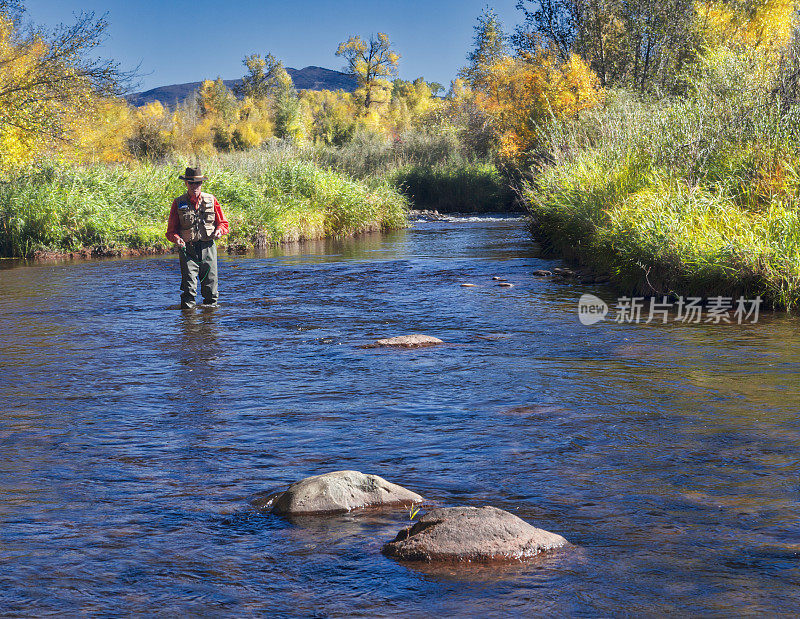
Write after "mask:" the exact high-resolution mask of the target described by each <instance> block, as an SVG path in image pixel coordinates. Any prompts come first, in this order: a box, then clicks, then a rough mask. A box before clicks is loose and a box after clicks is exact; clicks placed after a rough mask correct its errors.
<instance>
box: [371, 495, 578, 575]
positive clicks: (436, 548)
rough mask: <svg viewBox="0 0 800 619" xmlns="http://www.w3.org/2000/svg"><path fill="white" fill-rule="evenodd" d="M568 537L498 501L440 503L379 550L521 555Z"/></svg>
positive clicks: (417, 556)
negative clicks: (527, 519)
mask: <svg viewBox="0 0 800 619" xmlns="http://www.w3.org/2000/svg"><path fill="white" fill-rule="evenodd" d="M567 543H568V542H567V540H565V539H564V538H563V537H561V536H560V535H556V534H555V533H550V532H549V531H545V530H543V529H537V528H536V527H533V526H531V525H529V524H528V523H527V522H525V521H524V520H522V519H520V518H517V517H516V516H515V515H513V514H510V513H508V512H506V511H503V510H502V509H497V508H496V507H488V506H487V507H480V508H479V507H443V508H440V509H434V510H431V511H429V512H428V513H426V514H425V515H424V516H423V517H422V518H420V519H419V520H418V521H417V522H416V523H414V525H413V526H411V527H408V528H406V529H403V530H402V531H400V533H398V534H397V537H396V538H395V539H394V540H393V541H391V542H389V543H387V544H384V546H383V548H382V552H383V553H384V554H386V555H389V556H392V557H397V558H398V559H403V560H407V561H428V562H430V561H464V562H477V563H490V562H508V561H522V560H525V559H529V558H531V557H534V556H536V555H538V554H539V553H541V552H544V551H547V550H552V549H554V548H560V547H561V546H565V545H566V544H567Z"/></svg>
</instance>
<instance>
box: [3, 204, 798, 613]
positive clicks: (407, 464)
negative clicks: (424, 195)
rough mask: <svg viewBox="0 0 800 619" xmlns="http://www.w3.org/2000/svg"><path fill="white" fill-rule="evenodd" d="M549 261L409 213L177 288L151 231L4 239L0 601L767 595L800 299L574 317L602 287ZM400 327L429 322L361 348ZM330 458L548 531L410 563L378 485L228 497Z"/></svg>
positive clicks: (209, 607)
mask: <svg viewBox="0 0 800 619" xmlns="http://www.w3.org/2000/svg"><path fill="white" fill-rule="evenodd" d="M553 266H558V262H555V261H552V260H545V259H542V258H540V257H539V255H538V252H537V248H536V246H535V245H534V244H533V243H532V242H531V241H530V240H529V237H528V233H527V231H526V229H525V225H524V222H522V221H521V220H514V219H498V220H493V221H451V222H432V223H418V224H415V226H414V227H413V228H411V229H409V230H404V231H399V232H396V233H392V234H389V235H385V236H369V237H365V238H360V239H352V240H346V241H341V242H336V241H326V242H319V243H312V244H307V245H302V246H289V247H285V248H281V249H278V250H272V251H269V252H267V253H264V254H260V255H243V256H230V257H228V256H225V257H222V258H221V262H220V269H221V274H220V277H221V288H220V289H221V302H222V305H221V307H219V308H218V309H216V310H203V311H196V312H192V313H182V312H180V311H177V310H175V309H172V306H174V304H175V303H176V302H177V294H178V291H177V286H178V283H179V275H178V264H177V258H176V257H175V256H158V257H150V258H136V259H119V260H98V261H92V262H78V261H76V262H63V263H54V264H44V263H42V264H34V265H19V264H12V263H6V264H4V265H3V268H2V269H0V344H2V351H3V354H2V358H0V377H2V379H1V380H2V389H0V614H3V615H9V616H18V615H32V614H59V615H67V616H74V615H98V614H99V615H119V614H126V615H127V614H145V615H176V614H185V613H191V614H204V615H225V614H237V615H249V614H275V615H279V616H285V615H293V616H352V615H362V616H374V615H403V616H406V617H408V616H410V617H417V616H432V615H442V614H459V615H466V616H485V615H487V614H491V615H494V616H497V615H501V616H503V615H505V616H518V615H520V614H529V615H552V614H558V615H564V614H573V615H574V614H581V615H604V616H608V615H621V614H636V615H639V614H648V615H652V614H665V613H670V614H682V615H685V614H701V613H702V614H713V615H729V614H737V615H738V614H757V613H770V614H790V613H793V612H795V611H796V608H797V606H798V604H800V518H798V507H800V501H799V499H800V495H799V494H798V492H799V491H800V478H798V471H799V469H800V466H799V465H798V457H800V456H799V455H798V454H799V453H800V451H799V449H798V445H799V444H800V424H799V423H798V412H800V381H798V376H800V350H798V345H797V342H798V335H800V321H798V319H797V318H796V317H790V316H787V315H785V314H771V313H769V312H765V313H763V314H762V315H761V316H760V318H759V321H758V322H757V323H756V324H742V325H739V324H720V325H716V324H683V323H680V322H675V321H671V322H669V323H667V324H662V323H651V324H618V323H616V322H614V321H612V320H604V321H602V322H599V323H598V324H594V325H590V326H584V325H582V324H581V323H580V322H579V321H578V317H577V300H578V297H579V296H580V295H581V294H582V293H584V292H591V293H593V294H595V295H597V296H599V297H601V298H603V299H605V300H606V301H608V302H610V303H614V302H615V299H616V295H615V294H613V293H612V292H611V290H610V289H608V288H606V287H603V286H582V285H580V284H565V283H558V282H553V281H550V280H548V279H543V278H540V277H535V276H534V275H533V274H532V271H533V270H535V269H540V268H552V267H553ZM492 276H499V277H504V278H507V279H508V280H509V281H510V282H512V283H514V284H515V286H514V287H513V288H499V287H497V286H496V285H495V284H496V282H494V281H492V279H491V278H492ZM462 282H471V283H474V284H477V286H476V287H474V288H463V287H461V286H460V283H462ZM407 333H425V334H429V335H434V336H437V337H440V338H441V339H443V340H445V342H446V345H444V346H440V347H434V348H428V349H420V350H410V351H396V350H385V349H370V348H363V346H364V345H365V344H369V343H370V342H372V341H374V340H375V339H378V338H381V337H390V336H394V335H402V334H407ZM339 469H357V470H361V471H364V472H368V473H376V474H379V475H382V476H384V477H386V478H387V479H389V480H391V481H395V482H397V483H400V484H402V485H404V486H406V487H408V488H410V489H412V490H414V491H417V492H419V493H420V494H422V495H423V496H425V497H426V499H427V500H428V501H429V502H430V503H431V504H434V505H441V506H454V505H475V506H480V505H494V506H496V507H499V508H502V509H506V510H509V511H511V512H513V513H515V514H517V515H519V516H520V517H522V518H524V519H526V520H527V521H529V522H531V523H533V524H535V525H537V526H540V527H542V528H545V529H548V530H550V531H553V532H556V533H559V534H562V535H564V536H565V537H566V538H567V539H568V540H569V541H570V542H572V544H573V546H572V547H571V548H570V549H569V550H568V551H567V552H563V553H558V554H556V555H552V556H548V557H542V558H541V559H539V560H537V561H534V562H533V563H530V564H526V565H516V566H511V567H507V568H477V567H469V568H468V569H467V568H465V569H455V568H452V567H450V568H441V569H426V568H422V567H419V566H413V565H404V564H400V563H398V562H396V561H394V560H392V559H389V558H386V557H384V556H383V555H381V554H380V547H381V544H382V543H383V542H385V541H388V540H389V539H391V538H393V537H394V535H395V534H396V532H397V531H398V530H399V529H400V528H401V527H403V526H405V525H407V524H408V521H409V514H408V512H407V511H403V510H401V511H396V512H389V513H385V514H380V515H378V514H374V513H369V514H357V513H353V514H349V515H345V516H334V517H325V518H306V519H300V520H296V521H294V522H288V521H286V520H284V519H281V518H278V517H275V516H271V515H269V514H263V513H259V512H258V511H256V510H255V509H253V508H251V507H250V505H249V502H248V501H249V500H250V499H251V498H252V497H253V496H254V495H256V494H257V493H259V492H263V491H267V490H272V489H276V488H280V487H283V486H286V485H287V484H289V483H290V482H292V481H295V480H297V479H300V478H302V477H305V476H308V475H314V474H319V473H322V472H326V471H331V470H339Z"/></svg>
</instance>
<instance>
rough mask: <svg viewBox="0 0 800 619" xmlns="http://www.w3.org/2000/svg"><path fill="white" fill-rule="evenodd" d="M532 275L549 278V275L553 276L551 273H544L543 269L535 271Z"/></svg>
mask: <svg viewBox="0 0 800 619" xmlns="http://www.w3.org/2000/svg"><path fill="white" fill-rule="evenodd" d="M533 274H534V275H536V276H537V277H549V276H550V275H552V274H553V272H552V271H545V270H544V269H536V270H535V271H534V272H533Z"/></svg>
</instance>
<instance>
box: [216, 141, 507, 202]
mask: <svg viewBox="0 0 800 619" xmlns="http://www.w3.org/2000/svg"><path fill="white" fill-rule="evenodd" d="M272 152H273V153H274V154H276V155H277V154H279V153H280V154H281V156H284V157H285V156H290V157H294V158H299V159H302V160H305V161H310V162H313V163H314V164H316V165H318V166H320V167H323V168H329V169H332V170H335V171H337V172H339V173H341V174H346V175H347V176H350V177H353V178H356V179H361V180H364V181H366V182H374V181H375V179H381V180H385V181H387V182H389V183H390V184H391V185H392V186H394V187H395V188H396V189H397V190H398V191H400V192H401V193H403V195H405V196H406V197H407V198H408V200H409V202H410V204H411V207H412V208H417V209H436V210H438V211H440V212H443V213H485V212H497V211H511V210H515V209H516V210H518V209H519V208H520V206H519V205H518V204H517V203H516V201H515V194H514V193H513V192H512V191H511V189H510V184H511V180H510V178H509V177H508V176H507V175H506V174H505V173H504V172H503V171H502V170H501V168H500V167H498V166H497V165H496V163H495V162H494V161H493V160H492V158H491V157H489V156H485V157H478V156H477V154H476V153H475V151H474V150H473V149H471V148H469V147H467V146H465V145H463V144H462V143H461V142H460V141H459V140H458V139H457V138H456V137H455V136H454V135H450V134H430V133H424V132H418V131H409V132H406V133H404V134H402V135H400V136H398V138H397V139H395V140H389V141H386V140H385V139H383V138H381V137H378V136H371V135H370V134H363V135H359V136H356V139H354V140H353V141H352V142H349V143H347V144H345V145H343V146H322V145H303V146H293V145H286V144H280V143H276V144H275V145H274V146H273V147H272ZM287 153H288V155H287ZM247 156H250V155H249V153H248V155H247ZM241 158H242V156H241V155H238V156H237V155H233V156H231V157H230V159H231V160H236V159H241Z"/></svg>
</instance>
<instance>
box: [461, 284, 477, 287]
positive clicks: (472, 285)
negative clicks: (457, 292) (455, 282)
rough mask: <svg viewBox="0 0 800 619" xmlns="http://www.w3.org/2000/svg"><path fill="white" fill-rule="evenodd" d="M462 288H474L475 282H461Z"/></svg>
mask: <svg viewBox="0 0 800 619" xmlns="http://www.w3.org/2000/svg"><path fill="white" fill-rule="evenodd" d="M461 287H462V288H475V284H461Z"/></svg>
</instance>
